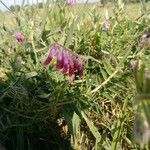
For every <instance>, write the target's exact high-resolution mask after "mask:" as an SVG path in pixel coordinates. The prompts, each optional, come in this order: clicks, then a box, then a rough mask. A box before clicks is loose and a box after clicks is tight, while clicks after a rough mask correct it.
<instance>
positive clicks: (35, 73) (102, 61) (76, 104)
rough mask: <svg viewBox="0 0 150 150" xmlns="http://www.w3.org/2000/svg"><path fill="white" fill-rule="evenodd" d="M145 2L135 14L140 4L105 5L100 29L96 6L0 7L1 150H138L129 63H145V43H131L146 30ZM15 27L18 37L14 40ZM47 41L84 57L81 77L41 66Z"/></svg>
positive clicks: (147, 56) (149, 20)
mask: <svg viewBox="0 0 150 150" xmlns="http://www.w3.org/2000/svg"><path fill="white" fill-rule="evenodd" d="M149 6H150V3H147V11H146V10H143V11H145V14H144V15H141V12H140V9H141V6H140V4H127V5H125V7H124V8H121V6H118V7H117V6H116V5H112V4H111V5H108V6H107V8H108V16H109V20H110V21H111V28H110V29H109V30H108V31H105V30H104V28H103V26H102V24H103V21H104V18H105V10H106V7H105V8H102V7H101V6H100V5H94V4H90V5H89V4H88V5H85V6H84V5H77V6H73V7H68V6H65V5H55V6H53V5H52V6H50V7H49V8H48V7H47V5H45V6H44V9H39V8H37V7H36V6H34V7H23V8H22V9H21V10H20V11H16V12H14V14H12V13H11V12H1V13H0V18H2V21H1V22H0V27H1V30H0V89H1V90H0V143H1V144H3V145H5V146H6V148H7V149H8V150H9V149H11V150H16V149H18V150H26V149H28V150H38V149H43V150H48V149H53V150H58V149H62V150H67V149H68V150H69V149H77V150H90V149H97V150H110V149H111V150H118V149H120V150H126V149H137V150H138V149H139V150H140V149H141V147H140V146H139V145H138V144H136V143H135V141H134V138H133V124H134V116H135V114H136V108H135V100H134V97H135V95H136V94H137V92H136V84H135V79H134V73H133V72H132V70H131V67H130V66H129V62H130V59H131V58H134V59H137V60H142V61H143V62H144V64H145V66H146V68H147V69H149V64H150V63H149V59H150V52H149V46H146V45H145V46H144V47H143V49H142V50H141V48H140V47H139V43H140V40H139V36H140V35H141V34H142V33H143V32H144V31H145V30H147V29H149V28H150V18H149V10H148V8H149ZM15 31H20V32H22V34H23V35H24V36H25V40H24V41H23V42H22V43H18V42H17V41H16V39H15V38H14V36H12V35H13V33H14V32H15ZM54 41H57V42H58V43H59V44H61V45H64V46H66V47H67V48H69V49H70V50H71V51H74V52H76V53H78V54H80V55H82V57H83V58H85V59H86V61H85V63H84V75H83V77H82V78H79V77H77V78H76V79H75V80H74V81H72V82H70V80H69V78H68V77H64V76H63V75H62V74H61V73H60V72H59V71H58V70H57V69H55V66H54V61H53V62H52V63H51V64H50V65H49V66H47V67H45V66H44V65H43V64H42V61H43V59H44V58H45V56H46V54H47V52H48V50H49V45H50V44H51V43H53V42H54ZM148 146H149V145H147V147H148ZM147 149H148V148H147Z"/></svg>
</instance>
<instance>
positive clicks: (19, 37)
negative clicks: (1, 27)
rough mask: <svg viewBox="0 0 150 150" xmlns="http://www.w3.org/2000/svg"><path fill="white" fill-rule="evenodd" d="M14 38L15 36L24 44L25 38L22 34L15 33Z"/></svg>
mask: <svg viewBox="0 0 150 150" xmlns="http://www.w3.org/2000/svg"><path fill="white" fill-rule="evenodd" d="M14 36H15V38H16V40H17V42H23V40H24V36H23V34H22V33H21V32H15V33H14Z"/></svg>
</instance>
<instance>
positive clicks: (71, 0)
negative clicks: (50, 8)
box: [65, 0, 76, 6]
mask: <svg viewBox="0 0 150 150" xmlns="http://www.w3.org/2000/svg"><path fill="white" fill-rule="evenodd" d="M65 3H66V5H69V6H72V5H75V4H76V0H65Z"/></svg>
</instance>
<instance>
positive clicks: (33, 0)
mask: <svg viewBox="0 0 150 150" xmlns="http://www.w3.org/2000/svg"><path fill="white" fill-rule="evenodd" d="M0 1H2V2H4V3H5V4H6V5H7V6H8V7H9V6H11V5H14V4H15V3H16V4H21V3H22V0H0ZM37 1H38V2H42V1H46V0H25V3H26V4H27V3H28V2H29V3H30V4H32V3H37ZM77 1H78V2H80V1H82V2H84V1H86V0H77ZM98 1H100V0H88V2H98ZM0 10H6V8H5V7H4V6H3V5H2V4H1V3H0Z"/></svg>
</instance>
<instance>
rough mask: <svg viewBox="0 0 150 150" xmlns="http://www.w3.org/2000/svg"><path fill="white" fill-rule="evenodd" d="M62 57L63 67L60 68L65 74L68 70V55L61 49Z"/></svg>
mask: <svg viewBox="0 0 150 150" xmlns="http://www.w3.org/2000/svg"><path fill="white" fill-rule="evenodd" d="M62 58H63V69H62V73H63V74H67V72H68V68H69V60H68V55H67V53H66V52H65V50H64V49H63V50H62Z"/></svg>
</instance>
